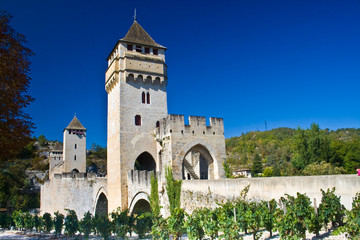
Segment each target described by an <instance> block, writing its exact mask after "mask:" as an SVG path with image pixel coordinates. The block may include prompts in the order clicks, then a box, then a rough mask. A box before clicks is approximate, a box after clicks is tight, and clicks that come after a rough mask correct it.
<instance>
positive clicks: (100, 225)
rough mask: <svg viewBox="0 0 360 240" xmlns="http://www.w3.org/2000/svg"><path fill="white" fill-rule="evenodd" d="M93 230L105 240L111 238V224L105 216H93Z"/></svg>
mask: <svg viewBox="0 0 360 240" xmlns="http://www.w3.org/2000/svg"><path fill="white" fill-rule="evenodd" d="M94 222H95V228H96V231H97V233H99V234H100V236H101V237H102V238H104V239H105V240H106V239H108V238H109V236H111V230H112V224H111V222H110V220H109V218H108V216H107V215H96V216H95V221H94Z"/></svg>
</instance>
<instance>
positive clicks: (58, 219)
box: [54, 211, 65, 235]
mask: <svg viewBox="0 0 360 240" xmlns="http://www.w3.org/2000/svg"><path fill="white" fill-rule="evenodd" d="M54 215H55V217H54V228H55V235H59V234H61V232H62V229H63V226H64V218H65V216H64V215H63V214H61V213H59V211H57V212H55V213H54Z"/></svg>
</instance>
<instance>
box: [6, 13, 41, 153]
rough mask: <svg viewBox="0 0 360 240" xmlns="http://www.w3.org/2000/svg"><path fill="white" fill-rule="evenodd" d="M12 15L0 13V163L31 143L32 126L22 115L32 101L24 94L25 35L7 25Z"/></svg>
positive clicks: (26, 76)
mask: <svg viewBox="0 0 360 240" xmlns="http://www.w3.org/2000/svg"><path fill="white" fill-rule="evenodd" d="M10 20H11V16H10V14H9V13H7V12H5V11H1V12H0V36H1V37H0V69H1V71H0V103H1V104H0V160H5V159H10V158H13V157H15V156H16V155H17V154H18V153H19V152H20V150H21V149H22V148H23V147H24V146H26V144H27V143H28V142H29V141H30V140H31V138H30V135H31V133H32V128H33V126H34V125H33V123H32V122H31V118H30V116H29V115H28V114H26V113H25V112H24V108H25V107H27V106H28V105H29V104H30V103H31V102H32V101H33V100H34V99H33V98H32V97H31V96H30V95H27V91H28V88H29V84H30V79H31V78H30V60H29V58H30V56H31V55H33V52H32V51H31V50H30V49H29V48H27V47H25V46H24V44H25V43H26V39H25V36H24V35H22V34H20V33H17V32H16V31H15V30H14V29H13V28H12V27H11V26H10V24H9V23H10Z"/></svg>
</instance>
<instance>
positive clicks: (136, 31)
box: [120, 9, 166, 49]
mask: <svg viewBox="0 0 360 240" xmlns="http://www.w3.org/2000/svg"><path fill="white" fill-rule="evenodd" d="M120 41H124V42H129V43H135V44H136V43H138V44H142V45H147V46H152V47H157V48H163V49H166V48H165V47H164V46H161V45H160V44H157V43H156V42H155V41H154V39H152V38H151V37H150V35H149V34H148V33H147V32H146V31H145V30H144V29H143V28H142V27H141V26H140V24H139V23H138V22H137V21H136V9H135V15H134V22H133V24H132V25H131V27H130V29H129V31H128V32H127V33H126V35H125V37H124V38H122V39H120Z"/></svg>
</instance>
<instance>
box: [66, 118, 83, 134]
mask: <svg viewBox="0 0 360 240" xmlns="http://www.w3.org/2000/svg"><path fill="white" fill-rule="evenodd" d="M65 129H75V130H85V131H86V128H84V126H83V125H82V124H81V122H80V121H79V119H77V117H76V116H75V117H74V118H73V119H72V120H71V122H70V123H69V125H68V126H67V127H66V128H65Z"/></svg>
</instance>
